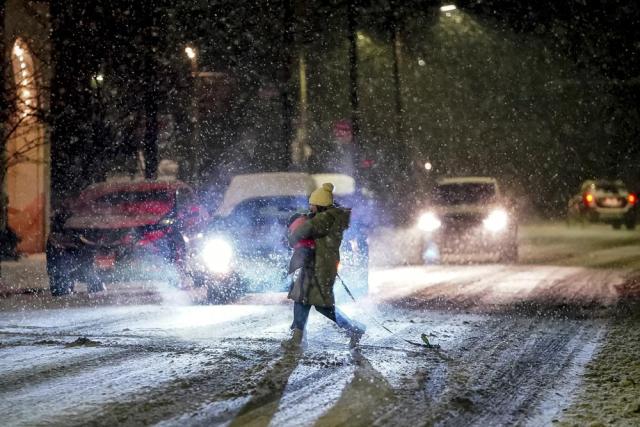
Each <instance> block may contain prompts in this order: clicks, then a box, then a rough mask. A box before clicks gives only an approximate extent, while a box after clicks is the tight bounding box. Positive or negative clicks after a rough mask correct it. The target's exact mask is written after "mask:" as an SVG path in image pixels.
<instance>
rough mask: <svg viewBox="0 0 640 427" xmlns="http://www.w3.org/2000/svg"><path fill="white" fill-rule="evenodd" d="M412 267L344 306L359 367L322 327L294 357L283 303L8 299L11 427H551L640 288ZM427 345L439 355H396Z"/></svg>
mask: <svg viewBox="0 0 640 427" xmlns="http://www.w3.org/2000/svg"><path fill="white" fill-rule="evenodd" d="M593 239H597V238H596V237H594V238H593ZM593 239H592V240H590V241H589V242H591V243H593ZM532 241H533V240H532ZM535 244H539V245H541V246H540V247H541V248H544V247H545V245H549V247H554V248H557V247H559V246H561V245H564V246H563V247H564V248H565V249H563V250H564V251H565V252H563V253H565V255H566V254H567V253H568V252H567V249H566V248H567V247H569V246H570V247H571V248H573V249H570V251H573V252H572V253H573V254H574V255H575V256H578V255H579V254H578V253H577V252H575V251H576V247H575V246H571V245H570V244H567V243H566V241H561V242H559V241H557V240H556V241H553V242H551V243H548V242H546V241H545V242H542V243H535ZM532 245H533V243H532ZM629 245H630V243H629V242H628V241H626V240H625V241H624V242H622V243H619V244H618V246H619V251H620V253H623V254H624V253H626V252H627V251H628V248H627V247H628V246H629ZM614 246H615V244H614V245H608V246H607V244H603V245H602V247H598V248H594V249H593V250H594V251H598V250H607V251H610V252H611V250H612V247H614ZM528 247H533V246H528ZM614 252H615V251H614ZM536 253H537V252H536ZM574 255H571V256H574ZM398 259H401V257H399V258H398ZM399 264H403V262H389V263H387V265H386V266H385V265H384V263H379V264H378V267H376V268H375V269H373V270H372V272H371V294H370V296H369V297H368V298H366V299H365V300H363V301H361V302H360V303H359V304H353V303H351V304H344V305H343V306H342V308H343V309H344V311H346V312H347V313H348V314H349V315H351V316H353V317H354V318H356V319H358V320H361V321H362V322H364V323H366V324H367V326H368V330H367V334H366V335H365V338H364V339H363V341H362V345H361V347H360V348H359V349H358V350H357V351H352V352H350V351H349V350H348V347H347V341H348V340H347V338H346V337H345V336H344V335H343V334H342V333H341V332H340V331H339V330H338V329H337V328H336V327H335V326H333V325H332V324H330V323H329V322H328V321H327V320H326V319H324V318H323V317H322V316H320V315H318V314H317V313H314V312H313V313H312V315H311V318H310V323H309V328H308V333H307V335H308V347H307V348H306V349H305V350H304V351H303V352H302V353H286V352H283V351H282V350H281V348H280V341H281V340H282V339H284V338H285V337H286V336H287V330H288V327H289V324H290V322H291V305H290V304H289V302H288V301H287V300H286V298H285V296H284V294H254V295H247V296H246V297H243V298H242V299H241V300H239V301H236V302H235V303H234V304H230V305H220V306H207V305H198V304H193V302H192V301H193V299H196V300H197V299H198V298H199V297H201V296H202V295H199V294H198V293H197V291H196V292H194V293H192V294H191V295H189V294H187V293H185V292H181V291H176V290H171V289H168V288H167V287H166V286H163V285H161V284H153V285H149V284H146V285H144V284H128V285H125V286H122V287H119V288H117V289H113V290H112V291H110V292H109V293H107V294H103V295H91V296H90V295H87V294H84V293H79V294H76V295H71V296H69V297H65V298H57V299H53V298H52V297H50V296H49V295H48V294H46V293H36V294H29V295H12V296H10V297H8V298H4V299H0V310H1V312H0V313H1V314H0V417H1V418H0V419H1V420H2V422H1V424H2V425H8V426H14V425H25V426H26V425H29V426H32V425H115V424H129V425H140V424H144V425H148V424H159V425H168V426H173V425H180V426H182V425H202V426H209V425H274V426H275V425H277V426H281V425H295V426H298V425H350V426H351V425H356V426H357V425H371V424H377V425H412V426H413V425H416V424H417V425H432V424H436V425H487V424H489V425H512V424H520V425H527V424H528V425H545V424H551V423H552V421H553V420H555V419H559V418H561V417H562V413H563V409H566V408H567V407H569V406H570V405H572V404H573V403H575V402H573V400H574V399H575V397H576V396H578V395H579V391H580V390H581V387H582V384H583V378H584V375H583V373H584V371H585V369H587V364H588V363H589V362H590V361H593V359H594V355H597V354H598V349H599V348H601V346H602V345H603V343H606V341H607V333H608V331H609V326H610V324H611V317H610V316H609V315H610V314H611V312H614V311H615V310H616V309H617V307H618V306H619V304H620V303H621V302H624V301H625V300H626V299H627V298H628V297H629V296H630V295H631V294H633V292H637V287H638V286H637V284H638V281H637V275H636V274H637V271H636V270H635V269H634V268H632V267H629V266H624V268H616V269H612V268H606V269H605V268H597V269H591V268H586V267H583V266H579V265H569V266H567V265H564V264H562V263H558V264H559V265H522V264H521V265H513V266H507V265H500V264H472V265H439V266H427V267H425V266H399ZM377 322H382V323H383V324H384V325H385V326H386V327H388V328H389V329H391V330H393V331H395V332H396V334H397V336H391V335H390V334H388V333H387V332H386V331H385V330H384V329H383V328H381V327H380V326H379V325H378V324H377ZM423 333H424V334H427V336H428V337H429V340H430V341H431V342H433V343H438V344H440V345H441V346H442V349H441V350H440V351H435V350H427V349H421V348H419V347H414V346H411V345H410V344H407V343H405V342H403V341H402V340H401V339H399V338H398V336H401V337H406V338H409V339H411V340H419V339H420V338H419V337H420V335H421V334H423ZM629 351H633V349H629ZM625 360H626V359H625Z"/></svg>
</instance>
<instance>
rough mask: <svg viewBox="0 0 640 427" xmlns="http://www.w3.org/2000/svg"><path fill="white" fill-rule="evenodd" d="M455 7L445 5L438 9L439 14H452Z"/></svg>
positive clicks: (453, 5)
mask: <svg viewBox="0 0 640 427" xmlns="http://www.w3.org/2000/svg"><path fill="white" fill-rule="evenodd" d="M456 9H457V7H456V5H455V4H446V5H444V6H441V7H440V12H452V11H454V10H456Z"/></svg>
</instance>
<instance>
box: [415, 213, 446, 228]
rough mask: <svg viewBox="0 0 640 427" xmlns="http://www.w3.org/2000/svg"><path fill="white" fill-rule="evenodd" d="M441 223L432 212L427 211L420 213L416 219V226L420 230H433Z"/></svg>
mask: <svg viewBox="0 0 640 427" xmlns="http://www.w3.org/2000/svg"><path fill="white" fill-rule="evenodd" d="M441 225H442V222H440V220H439V219H438V217H437V216H436V214H434V213H433V212H427V213H424V214H422V216H421V217H420V219H419V220H418V228H419V229H420V230H422V231H435V230H437V229H438V228H440V226H441Z"/></svg>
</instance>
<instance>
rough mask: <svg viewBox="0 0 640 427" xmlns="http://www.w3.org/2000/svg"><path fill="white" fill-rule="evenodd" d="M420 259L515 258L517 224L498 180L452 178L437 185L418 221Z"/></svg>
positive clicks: (439, 181)
mask: <svg viewBox="0 0 640 427" xmlns="http://www.w3.org/2000/svg"><path fill="white" fill-rule="evenodd" d="M418 228H419V229H420V230H421V231H422V232H423V239H422V242H423V245H422V251H421V252H422V259H423V261H425V262H426V263H434V262H439V261H440V260H441V259H442V257H443V256H445V255H469V254H477V253H480V254H488V253H490V254H495V255H497V256H498V258H499V259H500V261H502V262H514V261H516V260H517V259H518V223H517V220H516V216H515V212H514V209H513V206H512V204H511V202H510V201H509V200H508V199H507V198H506V197H505V196H504V195H503V194H502V191H501V188H500V186H499V185H498V181H497V180H496V179H494V178H488V177H452V178H444V179H440V180H438V181H437V182H436V184H435V186H434V188H433V190H432V192H431V195H430V197H429V200H428V202H427V204H426V208H425V210H424V211H423V213H422V215H421V216H420V218H419V220H418Z"/></svg>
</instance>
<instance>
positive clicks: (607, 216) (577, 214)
mask: <svg viewBox="0 0 640 427" xmlns="http://www.w3.org/2000/svg"><path fill="white" fill-rule="evenodd" d="M636 202H637V196H636V195H635V194H634V193H632V192H630V191H629V190H628V189H627V187H626V186H625V185H624V183H623V182H622V181H619V180H616V181H608V180H587V181H585V182H583V183H582V185H581V186H580V191H579V192H578V194H576V195H574V196H573V197H571V199H569V203H568V206H567V221H568V223H569V225H571V224H572V223H575V222H581V223H583V224H584V223H586V222H594V223H598V222H599V223H604V224H610V225H611V226H612V227H613V228H615V229H620V228H622V225H623V224H624V226H625V227H627V228H628V229H629V230H633V229H635V228H636V219H637V208H636Z"/></svg>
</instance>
